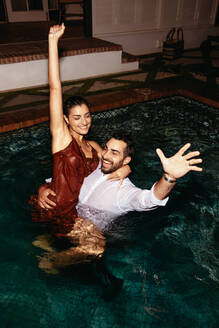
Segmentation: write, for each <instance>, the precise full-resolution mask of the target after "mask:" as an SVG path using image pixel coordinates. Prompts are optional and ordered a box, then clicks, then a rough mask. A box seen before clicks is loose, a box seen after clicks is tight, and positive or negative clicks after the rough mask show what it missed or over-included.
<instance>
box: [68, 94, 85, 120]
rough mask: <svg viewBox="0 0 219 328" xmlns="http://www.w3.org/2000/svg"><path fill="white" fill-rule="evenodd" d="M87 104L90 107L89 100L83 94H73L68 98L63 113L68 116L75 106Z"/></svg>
mask: <svg viewBox="0 0 219 328" xmlns="http://www.w3.org/2000/svg"><path fill="white" fill-rule="evenodd" d="M83 104H84V105H86V106H87V107H88V108H89V104H88V102H87V100H86V99H85V98H83V97H81V96H72V97H69V98H68V99H66V101H65V102H64V104H63V113H64V115H66V116H67V117H68V116H69V111H70V110H71V108H73V107H75V106H81V105H83Z"/></svg>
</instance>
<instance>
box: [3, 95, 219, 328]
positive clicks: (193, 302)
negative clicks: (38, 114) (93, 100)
mask: <svg viewBox="0 0 219 328" xmlns="http://www.w3.org/2000/svg"><path fill="white" fill-rule="evenodd" d="M117 129H126V130H127V131H130V133H131V134H132V136H133V138H134V140H135V144H136V150H137V151H136V156H135V158H134V161H133V168H132V169H133V172H132V176H131V179H132V181H133V182H134V183H135V184H137V185H138V186H140V187H142V188H150V186H151V185H152V183H153V182H154V181H156V179H158V178H159V177H160V176H161V174H162V170H161V165H160V163H159V160H158V158H157V156H156V154H155V148H156V147H160V148H162V149H163V151H164V153H165V154H166V155H167V156H170V155H172V154H174V153H175V152H176V151H177V150H178V148H179V147H180V146H181V145H183V144H185V143H186V142H188V141H191V142H192V150H195V149H199V150H200V151H201V154H202V158H203V160H204V162H203V168H204V171H203V172H202V173H194V172H193V173H190V174H189V175H187V176H186V177H184V178H182V179H181V180H180V181H179V182H178V183H177V186H176V187H175V190H174V191H173V193H172V195H171V197H170V200H169V202H168V205H167V206H166V207H165V208H162V209H158V210H156V211H154V212H146V213H130V214H128V215H127V216H126V217H123V218H119V219H118V220H117V221H115V223H114V225H113V227H112V229H111V230H110V231H109V233H108V236H107V238H108V246H107V263H108V266H109V268H110V270H111V271H112V272H113V273H114V274H115V275H116V276H117V277H122V278H123V279H124V286H123V289H122V291H121V293H120V294H119V295H118V296H117V297H116V298H115V299H114V300H113V301H111V302H105V301H104V300H103V298H102V291H101V288H100V286H99V284H98V283H97V282H96V281H93V279H92V278H91V272H90V267H89V266H83V267H77V268H71V269H68V270H66V271H63V272H62V273H61V274H59V275H56V276H51V275H47V274H46V273H44V272H42V271H40V270H39V269H38V267H37V263H38V261H37V256H38V255H40V254H42V252H41V250H40V249H37V248H34V247H33V246H32V241H33V239H34V238H35V236H36V235H37V234H39V233H42V229H41V228H40V227H38V226H37V225H35V224H33V223H32V222H31V218H30V215H29V208H28V205H27V200H28V197H29V195H30V194H31V193H32V192H33V191H34V190H35V189H36V187H37V186H38V185H39V183H41V182H43V180H44V178H45V177H48V176H50V175H51V169H52V162H51V156H50V137H49V131H48V124H41V125H38V126H35V127H32V128H28V129H22V130H19V131H16V132H12V133H9V134H4V135H2V136H1V137H0V146H1V154H0V157H1V160H0V163H1V164H0V165H1V166H0V167H1V174H0V181H1V183H0V185H1V189H0V243H1V261H0V277H1V280H0V319H1V327H2V328H6V327H10V328H14V327H19V328H23V327H25V328H26V327H27V328H32V327H37V328H40V327H42V328H44V327H45V328H48V327H51V328H56V327H57V328H65V327H77V328H78V327H79V328H80V327H81V328H84V327H92V328H105V327H106V328H112V327H113V328H114V327H115V328H120V327H133V328H134V327H138V328H141V327H142V328H143V327H144V328H157V327H161V328H173V327H179V328H184V327H185V328H187V327H193V328H205V327H206V328H215V327H217V326H218V322H219V309H218V304H219V242H218V240H219V226H218V222H219V215H218V213H219V202H218V185H219V184H218V182H219V166H218V162H219V146H218V145H219V142H218V141H219V140H218V139H219V137H218V114H217V111H216V110H215V109H214V108H210V107H208V106H206V105H203V104H200V103H198V102H195V101H192V100H189V99H187V98H184V97H171V98H165V99H161V100H157V101H153V102H149V103H146V104H145V103H142V104H136V105H133V106H131V107H129V108H122V109H119V110H116V111H112V112H104V113H99V114H95V115H94V117H93V128H92V131H91V133H90V137H92V138H94V137H95V140H97V141H98V142H100V143H102V144H103V143H104V142H105V141H106V140H107V139H108V137H109V136H110V134H111V132H112V130H113V131H114V130H117Z"/></svg>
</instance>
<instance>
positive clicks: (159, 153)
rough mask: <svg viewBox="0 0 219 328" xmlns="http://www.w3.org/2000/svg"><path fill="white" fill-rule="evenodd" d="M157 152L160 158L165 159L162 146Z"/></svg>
mask: <svg viewBox="0 0 219 328" xmlns="http://www.w3.org/2000/svg"><path fill="white" fill-rule="evenodd" d="M156 153H157V156H158V157H159V158H160V160H161V162H162V161H163V160H165V158H166V157H165V156H164V153H163V152H162V150H161V149H160V148H157V149H156Z"/></svg>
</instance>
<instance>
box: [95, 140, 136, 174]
mask: <svg viewBox="0 0 219 328" xmlns="http://www.w3.org/2000/svg"><path fill="white" fill-rule="evenodd" d="M125 149H126V143H125V142H124V141H122V140H117V139H114V138H112V139H110V140H109V141H108V142H107V143H106V145H105V147H104V150H103V153H102V158H101V170H102V172H103V173H111V172H114V171H116V170H117V169H118V168H120V167H122V166H123V165H125V164H127V163H126V161H127V159H128V158H129V159H130V157H125V155H124V151H125ZM128 162H129V160H128Z"/></svg>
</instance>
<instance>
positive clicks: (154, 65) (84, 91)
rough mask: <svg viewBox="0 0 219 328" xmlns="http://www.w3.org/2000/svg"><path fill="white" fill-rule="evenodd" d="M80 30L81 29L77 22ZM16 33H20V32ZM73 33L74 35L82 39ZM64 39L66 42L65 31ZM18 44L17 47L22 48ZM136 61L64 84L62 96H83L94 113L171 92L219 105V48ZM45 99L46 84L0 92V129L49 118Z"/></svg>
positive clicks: (47, 96)
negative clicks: (130, 67)
mask: <svg viewBox="0 0 219 328" xmlns="http://www.w3.org/2000/svg"><path fill="white" fill-rule="evenodd" d="M78 31H79V34H80V33H81V30H80V28H79V27H78ZM43 33H44V34H43V37H42V38H41V39H42V40H40V42H44V44H45V42H46V41H45V36H46V32H45V31H44V30H43ZM3 35H4V33H3ZM20 35H21V34H20V33H18V37H19V36H20ZM37 37H38V36H37V31H36V38H37ZM76 37H77V38H78V40H79V39H80V38H81V37H80V36H76ZM7 40H8V39H7ZM7 40H6V39H4V38H3V39H2V40H1V39H0V48H1V45H2V46H3V47H4V49H5V50H7V51H8V55H7V56H8V57H10V51H12V50H11V49H12V48H11V44H8V48H7V43H6V41H7ZM35 41H36V40H35ZM19 42H25V49H24V51H25V54H27V52H28V46H29V47H30V48H31V47H32V44H31V42H30V40H28V39H26V40H24V39H21V40H18V42H17V44H18V45H19ZM36 42H38V41H36ZM65 42H66V43H67V42H68V34H67V38H66V40H65ZM69 42H71V40H70V38H69ZM80 42H82V40H81V41H80ZM80 42H78V44H79V43H80ZM83 42H84V41H83ZM98 42H99V41H98ZM19 49H20V50H19V51H20V52H21V51H22V50H21V47H20V48H19ZM7 51H6V52H7ZM20 52H19V54H21V53H20ZM21 55H22V54H21ZM11 56H14V54H11ZM124 60H127V61H128V60H132V56H129V55H127V54H125V55H124ZM139 61H140V68H139V70H137V71H134V72H126V73H119V74H113V75H107V76H99V77H95V78H88V79H86V80H78V81H69V82H65V83H63V96H64V99H65V98H66V97H68V96H70V95H73V94H78V95H82V96H85V97H86V98H87V100H88V101H89V103H90V104H91V111H92V112H97V111H103V110H108V109H113V108H118V107H123V106H127V105H130V104H133V103H136V102H143V101H148V100H152V99H156V98H161V97H166V96H170V95H183V96H186V97H191V98H193V99H195V100H198V101H200V102H203V103H205V104H208V105H210V106H212V107H215V108H219V50H217V49H213V50H212V51H211V53H210V56H208V57H206V56H203V54H202V53H201V51H200V50H199V49H196V50H191V51H186V52H184V55H183V57H182V58H180V59H176V60H173V61H165V60H163V59H162V56H161V55H160V54H154V55H151V56H140V57H139ZM48 100H49V89H48V85H45V86H41V87H37V88H27V89H22V90H15V91H11V92H0V133H4V132H8V131H11V130H15V129H19V128H23V127H27V126H31V125H34V124H37V123H40V122H44V121H47V120H48V119H49V113H48Z"/></svg>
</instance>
